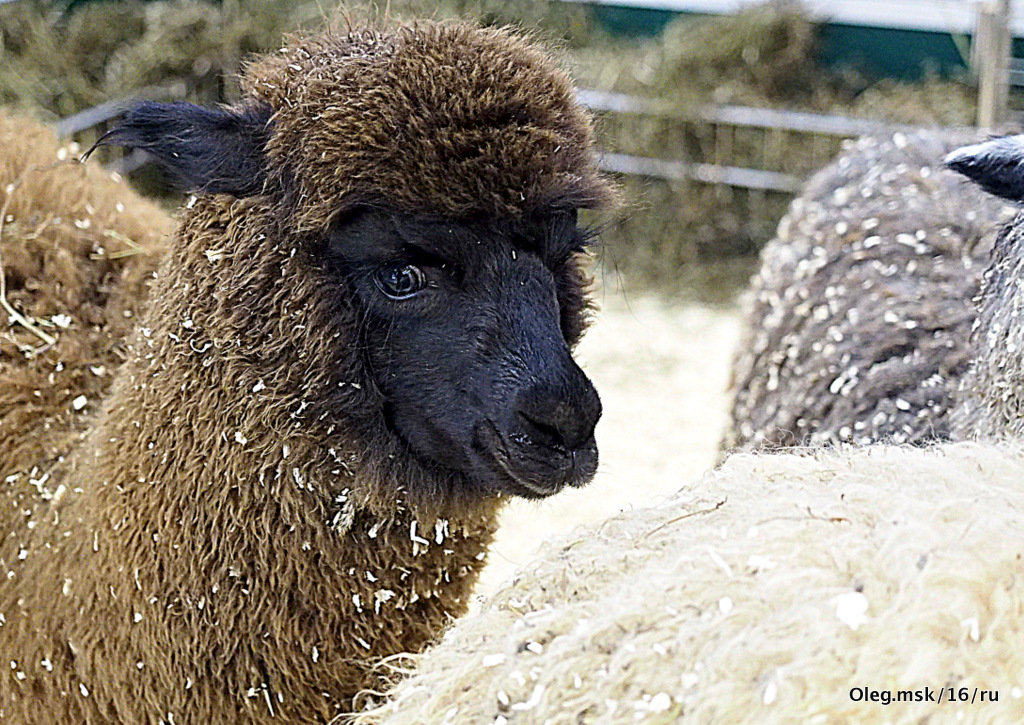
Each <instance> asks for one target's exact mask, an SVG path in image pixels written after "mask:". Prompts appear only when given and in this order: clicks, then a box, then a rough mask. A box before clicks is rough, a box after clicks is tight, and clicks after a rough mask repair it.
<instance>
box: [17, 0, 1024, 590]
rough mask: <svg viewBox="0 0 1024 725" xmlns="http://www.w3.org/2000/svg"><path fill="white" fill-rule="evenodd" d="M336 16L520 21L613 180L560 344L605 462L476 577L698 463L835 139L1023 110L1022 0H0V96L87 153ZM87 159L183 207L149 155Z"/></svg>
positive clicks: (232, 82) (498, 549) (512, 520)
mask: <svg viewBox="0 0 1024 725" xmlns="http://www.w3.org/2000/svg"><path fill="white" fill-rule="evenodd" d="M339 12H340V13H342V14H343V15H345V16H347V17H349V18H351V19H353V20H355V21H358V20H359V19H361V18H366V17H383V16H384V15H389V16H390V17H395V18H400V19H410V18H415V17H432V18H447V17H455V16H458V17H470V18H475V19H477V20H479V21H480V22H482V23H485V24H497V25H514V26H519V27H521V28H524V29H526V30H528V31H529V32H531V33H534V34H535V35H537V36H539V37H540V38H541V39H543V40H544V41H545V42H546V43H547V44H548V45H549V46H550V47H552V48H553V49H554V51H555V52H556V54H557V55H559V57H560V58H561V60H562V62H563V64H564V65H565V66H566V67H567V68H568V69H570V71H571V72H572V74H573V75H574V77H575V78H576V81H577V84H578V87H579V88H580V97H581V100H582V102H583V103H585V104H586V105H588V106H590V107H591V108H592V109H593V111H594V112H595V114H596V117H597V121H598V136H599V144H600V149H601V152H602V157H601V163H602V165H603V166H604V167H605V169H606V170H608V171H609V173H613V174H615V175H616V176H617V177H618V178H619V180H620V184H621V186H622V189H623V192H624V193H623V196H624V199H625V203H624V205H623V206H622V208H621V209H620V210H618V211H617V212H616V213H614V214H612V215H608V216H604V217H601V218H592V219H589V220H588V223H590V224H593V225H595V226H597V227H598V228H599V229H600V230H601V244H600V245H599V247H598V249H597V250H596V253H595V267H594V273H595V278H596V293H597V298H598V300H599V302H600V304H601V306H602V311H601V313H600V314H599V315H598V316H597V321H596V323H595V325H594V328H593V329H592V331H591V333H590V334H589V335H588V337H587V338H586V339H585V341H584V342H583V344H582V345H581V347H580V350H579V358H580V359H581V362H582V364H583V365H584V367H585V368H586V369H587V371H588V372H589V373H590V374H591V376H592V377H593V378H594V380H595V382H596V384H597V386H598V389H599V390H600V392H601V395H602V399H603V400H604V403H605V416H604V419H603V421H602V423H601V424H600V426H599V428H598V442H599V444H600V447H601V455H602V461H603V462H602V465H601V470H600V472H599V474H598V477H597V479H596V481H595V482H594V484H593V485H592V486H590V487H588V488H587V489H585V490H582V491H573V492H570V493H564V494H560V495H559V496H556V497H554V498H553V499H551V500H550V501H545V502H540V503H532V502H520V503H516V504H515V505H513V506H512V507H510V509H509V511H508V512H507V514H506V517H505V521H504V525H503V528H502V531H501V533H500V535H499V539H498V541H497V543H496V545H495V548H494V551H493V553H492V557H491V565H490V568H489V570H488V571H487V572H486V574H485V577H484V581H483V582H482V584H481V589H480V591H481V593H487V592H489V591H492V590H493V589H494V588H495V587H496V586H497V585H498V584H500V583H501V581H503V580H504V579H506V578H507V577H508V576H510V575H511V574H512V572H513V571H514V570H515V568H516V567H517V566H519V565H521V564H524V563H526V562H527V561H528V560H529V558H530V554H531V552H532V551H533V550H534V549H535V547H536V546H537V545H538V544H540V543H541V542H542V541H543V540H544V539H545V538H547V537H551V536H556V535H558V534H560V533H563V532H566V531H567V530H569V529H571V528H572V527H573V526H575V525H577V524H580V523H584V522H588V521H592V520H597V519H601V518H605V517H607V516H608V515H611V514H613V513H615V512H617V511H619V510H621V509H623V508H627V507H630V506H644V505H650V504H653V503H656V502H657V501H658V500H659V499H661V498H666V497H668V496H669V495H671V493H673V492H674V491H675V490H676V489H678V488H679V487H680V486H681V485H683V484H684V483H686V482H687V481H690V480H693V479H694V478H696V477H698V476H699V475H700V474H701V472H702V471H704V470H706V469H707V468H709V467H710V466H712V465H713V464H714V461H715V459H716V455H717V452H718V451H717V445H718V440H719V436H720V435H721V430H722V428H723V426H724V422H725V419H726V410H727V405H728V398H727V392H726V390H727V384H728V366H729V361H730V356H731V353H732V348H733V346H734V345H735V344H736V340H737V338H738V332H739V312H738V310H739V305H738V298H739V296H740V295H741V293H742V290H743V288H744V286H745V285H746V283H747V281H748V279H749V276H750V274H751V273H752V272H753V271H754V270H755V268H756V264H757V253H758V250H759V249H760V247H761V246H762V245H763V244H764V243H765V242H766V241H768V240H769V239H770V238H771V237H772V235H773V232H774V229H775V226H776V224H777V223H778V221H779V219H780V217H781V216H782V215H783V214H784V213H785V210H786V207H787V205H788V203H789V201H790V200H791V199H792V198H793V197H794V196H795V195H796V193H798V191H799V188H800V185H801V184H802V182H803V181H804V180H806V179H807V177H808V176H809V175H810V174H811V173H813V171H815V170H816V169H818V168H820V167H822V166H824V165H825V164H827V163H828V162H829V160H830V159H831V158H832V157H833V156H834V155H835V154H836V152H837V151H838V149H839V148H840V145H841V144H842V142H843V141H844V139H849V138H853V137H856V136H858V135H861V134H864V133H872V132H879V131H885V130H887V129H892V130H897V129H898V127H899V126H903V125H925V126H934V125H940V126H972V125H981V126H985V127H993V126H999V125H1004V124H1013V123H1014V122H1015V120H1016V119H1017V117H1018V115H1019V113H1018V111H1017V110H1016V109H1019V108H1021V107H1024V97H1022V95H1021V92H1020V89H1019V87H1018V86H1017V85H1015V84H1017V83H1020V84H1022V85H1024V64H1019V63H1018V61H1015V60H1014V55H1015V51H1016V54H1017V55H1020V56H1024V41H1021V40H1020V39H1019V38H1017V37H1016V36H1017V35H1024V2H1020V3H1016V4H1013V6H1011V3H1010V2H1008V1H1007V0H997V1H995V2H971V1H969V0H849V1H847V0H832V1H828V2H826V1H823V0H806V1H805V2H803V3H800V2H790V1H774V2H767V3H750V2H739V1H737V0H633V1H632V2H628V1H625V0H623V1H618V0H594V1H591V2H579V1H573V2H570V1H557V2H556V1H554V0H518V1H517V2H515V3H512V2H506V1H505V0H391V1H390V2H387V0H380V2H378V3H376V4H370V3H365V2H363V3H360V2H347V3H344V4H342V5H339V4H338V3H337V2H334V0H265V1H257V0H222V1H221V2H214V1H212V0H208V1H200V0H152V1H149V2H143V1H142V0H124V1H121V0H66V1H64V2H43V1H42V0H0V106H2V107H4V108H5V109H8V110H16V111H18V112H21V113H26V114H29V115H32V116H35V117H37V118H39V119H41V120H43V121H45V122H47V123H50V124H52V125H54V126H55V127H56V128H57V129H58V131H59V133H60V134H61V135H62V136H64V137H66V138H68V139H69V140H72V141H75V142H78V143H79V144H80V145H81V146H83V147H86V146H87V145H89V144H91V142H92V141H93V140H95V138H97V137H98V135H99V134H101V133H102V132H103V131H104V130H105V129H106V128H107V127H108V125H109V123H110V122H111V121H112V120H114V119H116V117H117V115H118V114H119V113H120V112H121V111H123V109H124V108H125V107H126V106H127V104H129V103H130V102H131V100H132V99H136V98H139V97H146V98H152V99H155V100H176V99H183V100H189V101H193V102H196V103H202V104H214V103H221V102H230V101H232V100H234V99H235V98H237V95H238V85H237V82H236V75H237V73H238V71H239V69H240V67H241V65H242V63H243V62H244V61H245V59H246V58H247V57H248V56H250V55H251V54H253V53H256V52H261V51H268V50H273V49H275V48H276V47H278V45H279V44H280V40H281V37H282V35H284V34H287V33H291V32H301V31H303V30H309V29H314V28H316V27H318V26H321V25H322V24H323V23H324V22H325V19H336V18H337V17H339ZM1018 31H1019V32H1018ZM983 135H984V131H981V130H979V137H980V136H983ZM104 154H105V155H104ZM100 158H101V161H103V162H104V163H106V164H108V165H110V166H111V167H112V168H113V169H115V170H117V171H119V172H121V173H123V174H124V175H126V176H127V177H128V178H129V179H130V180H131V182H132V183H133V184H134V185H135V186H137V187H138V188H139V189H140V190H142V191H143V192H144V193H146V194H149V195H152V196H155V197H157V198H159V199H161V200H162V201H163V203H165V204H167V205H168V206H169V207H173V206H176V205H177V204H178V203H180V201H181V199H180V197H176V196H175V195H173V194H172V193H171V192H170V191H169V190H168V189H167V187H166V185H165V184H164V182H163V180H162V179H161V178H160V177H159V175H158V174H157V172H156V171H155V170H154V169H153V168H152V167H150V166H149V165H148V164H147V163H146V159H145V157H144V156H142V155H134V154H132V155H128V156H126V157H120V156H118V155H117V152H114V151H108V150H106V149H104V150H103V154H101V155H100Z"/></svg>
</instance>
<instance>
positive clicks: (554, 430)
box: [516, 411, 567, 450]
mask: <svg viewBox="0 0 1024 725" xmlns="http://www.w3.org/2000/svg"><path fill="white" fill-rule="evenodd" d="M516 417H517V418H518V419H519V424H520V426H521V427H522V429H523V433H524V434H525V436H526V438H527V439H528V440H529V441H530V442H531V443H535V444H538V445H542V446H548V447H549V448H560V449H563V450H565V449H566V447H567V446H566V445H565V438H564V436H563V435H562V432H561V431H560V430H558V427H557V426H555V425H552V424H550V423H545V422H544V421H542V420H539V419H537V418H535V417H533V416H531V415H527V414H526V413H524V412H522V411H519V413H517V414H516Z"/></svg>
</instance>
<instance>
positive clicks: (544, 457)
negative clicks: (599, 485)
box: [477, 421, 598, 499]
mask: <svg viewBox="0 0 1024 725" xmlns="http://www.w3.org/2000/svg"><path fill="white" fill-rule="evenodd" d="M477 438H478V443H479V444H480V448H481V449H482V450H481V451H480V453H481V454H482V456H483V458H484V460H485V462H486V465H487V469H488V470H489V471H490V472H491V474H492V475H493V476H494V478H495V479H497V482H498V486H499V488H500V489H501V490H502V491H504V492H505V493H509V494H512V495H515V496H522V497H523V498H532V499H538V498H547V497H548V496H551V495H553V494H556V493H558V492H559V491H561V490H562V489H563V488H566V487H571V488H580V487H582V486H585V485H587V484H588V483H590V481H591V480H592V479H593V478H594V474H595V473H596V472H597V461H598V454H597V443H596V441H595V440H594V438H593V437H591V438H590V439H589V440H588V441H587V442H586V443H585V444H584V445H583V446H581V447H580V448H578V449H576V450H571V451H570V450H566V449H564V448H562V447H560V446H547V445H540V444H536V443H533V442H531V441H530V440H529V439H526V438H524V437H522V436H512V437H509V436H505V435H503V434H502V433H501V431H500V430H499V429H498V427H497V426H496V425H494V423H492V422H491V421H486V423H485V424H484V425H482V426H480V427H479V428H478V436H477Z"/></svg>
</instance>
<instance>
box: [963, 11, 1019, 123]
mask: <svg viewBox="0 0 1024 725" xmlns="http://www.w3.org/2000/svg"><path fill="white" fill-rule="evenodd" d="M974 44H975V49H972V53H971V55H972V57H973V58H974V59H975V61H976V63H977V75H978V125H979V126H981V127H982V128H993V127H994V126H997V125H998V124H1000V123H1002V122H1003V121H1004V120H1005V118H1006V102H1007V96H1008V94H1009V75H1008V74H1009V67H1010V0H989V1H988V2H982V3H979V4H978V24H977V30H976V32H975V36H974Z"/></svg>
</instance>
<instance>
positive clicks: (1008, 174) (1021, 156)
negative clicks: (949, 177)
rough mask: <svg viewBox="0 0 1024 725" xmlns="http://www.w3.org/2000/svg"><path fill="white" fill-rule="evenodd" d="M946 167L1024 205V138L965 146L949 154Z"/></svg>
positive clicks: (992, 140) (991, 140) (1003, 139)
mask: <svg viewBox="0 0 1024 725" xmlns="http://www.w3.org/2000/svg"><path fill="white" fill-rule="evenodd" d="M945 163H946V166H948V167H949V168H951V169H952V170H953V171H956V172H958V173H961V174H963V175H964V176H966V177H968V178H969V179H971V180H972V181H974V182H975V183H977V184H978V185H979V186H981V188H983V189H984V190H985V191H987V192H989V193H990V194H995V195H996V196H1000V197H1002V198H1004V199H1009V200H1010V201H1015V202H1018V203H1019V202H1024V136H1001V137H998V138H991V139H989V140H988V141H984V142H982V143H979V144H974V145H972V146H964V147H963V148H959V149H957V150H956V151H954V152H952V153H951V154H949V156H947V157H946V161H945Z"/></svg>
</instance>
